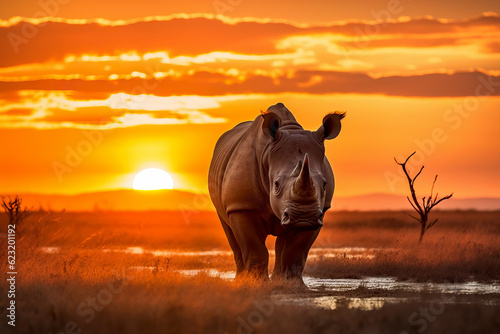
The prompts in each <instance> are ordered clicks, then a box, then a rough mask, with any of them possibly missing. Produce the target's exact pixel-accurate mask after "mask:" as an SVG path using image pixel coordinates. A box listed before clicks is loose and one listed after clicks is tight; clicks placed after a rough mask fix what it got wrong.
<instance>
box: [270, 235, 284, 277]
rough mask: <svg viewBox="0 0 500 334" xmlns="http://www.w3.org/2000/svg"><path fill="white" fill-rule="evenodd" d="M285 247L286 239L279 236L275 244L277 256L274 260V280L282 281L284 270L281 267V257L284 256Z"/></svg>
mask: <svg viewBox="0 0 500 334" xmlns="http://www.w3.org/2000/svg"><path fill="white" fill-rule="evenodd" d="M283 247H285V238H284V237H282V236H278V237H277V238H276V243H275V244H274V252H275V254H276V257H275V260H274V270H273V276H272V278H273V279H274V278H277V279H280V278H282V277H283V268H282V266H281V262H282V261H281V257H282V255H283Z"/></svg>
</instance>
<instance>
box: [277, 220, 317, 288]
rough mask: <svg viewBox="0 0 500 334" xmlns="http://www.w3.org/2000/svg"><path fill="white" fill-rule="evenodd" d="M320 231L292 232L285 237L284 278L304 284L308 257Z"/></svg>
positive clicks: (282, 268) (282, 262) (282, 260)
mask: <svg viewBox="0 0 500 334" xmlns="http://www.w3.org/2000/svg"><path fill="white" fill-rule="evenodd" d="M320 230H321V229H316V230H312V231H301V230H295V231H293V230H292V231H289V232H288V233H286V234H285V235H284V236H283V238H284V246H283V250H282V251H281V271H282V276H283V277H284V278H287V279H296V280H298V281H299V282H300V283H302V284H303V282H304V281H303V280H302V272H303V271H304V267H305V264H306V260H307V255H308V253H309V249H310V248H311V246H312V244H313V243H314V241H315V240H316V237H317V236H318V234H319V231H320Z"/></svg>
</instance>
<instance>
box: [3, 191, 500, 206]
mask: <svg viewBox="0 0 500 334" xmlns="http://www.w3.org/2000/svg"><path fill="white" fill-rule="evenodd" d="M7 196H8V195H7ZM19 196H21V197H22V198H23V203H24V204H25V205H26V206H29V207H34V208H35V209H38V208H42V209H44V210H53V211H61V210H66V211H123V210H131V211H144V210H174V211H178V210H183V211H189V210H195V211H196V210H202V211H205V210H214V208H213V205H212V202H211V201H210V198H209V196H208V195H205V194H195V193H191V192H187V191H179V190H153V191H137V190H128V189H123V190H113V191H103V192H94V193H84V194H78V195H46V194H19ZM332 207H333V210H335V211H340V210H349V211H352V210H358V211H377V210H409V209H411V207H410V204H409V203H408V202H407V200H406V197H405V196H401V195H393V194H369V195H360V196H349V197H338V196H335V197H334V199H333V203H332ZM436 208H438V209H441V210H500V198H454V197H453V198H451V199H449V200H447V201H444V202H442V203H440V204H439V205H438V206H437V207H436Z"/></svg>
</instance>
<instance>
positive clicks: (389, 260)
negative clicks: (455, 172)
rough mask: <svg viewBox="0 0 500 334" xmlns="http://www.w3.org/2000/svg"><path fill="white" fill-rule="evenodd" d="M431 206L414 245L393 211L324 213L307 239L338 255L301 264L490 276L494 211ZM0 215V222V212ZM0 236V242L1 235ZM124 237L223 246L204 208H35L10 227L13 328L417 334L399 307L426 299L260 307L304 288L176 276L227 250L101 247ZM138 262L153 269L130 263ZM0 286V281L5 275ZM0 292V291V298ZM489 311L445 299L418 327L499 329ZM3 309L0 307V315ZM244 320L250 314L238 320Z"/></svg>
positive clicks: (410, 308) (406, 275) (421, 276)
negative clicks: (370, 253)
mask: <svg viewBox="0 0 500 334" xmlns="http://www.w3.org/2000/svg"><path fill="white" fill-rule="evenodd" d="M437 215H439V217H440V221H439V222H438V224H437V225H436V227H435V228H433V229H432V230H430V231H429V233H428V234H427V235H426V239H425V240H424V243H423V244H422V245H421V246H419V245H418V225H417V224H415V223H413V222H412V221H411V220H409V219H408V218H407V217H406V216H405V215H403V214H400V213H387V212H386V213H361V212H359V213H356V212H354V213H346V212H340V213H334V214H330V215H329V216H328V217H327V221H326V223H325V228H324V229H323V231H322V232H321V234H320V238H319V239H318V240H317V242H316V244H315V247H319V248H331V247H335V248H339V247H341V248H343V247H345V248H347V250H346V253H345V254H346V256H345V257H344V256H343V255H341V256H339V257H334V258H319V259H316V260H314V261H309V263H308V266H307V268H306V272H307V273H308V274H310V275H315V276H321V277H330V278H338V277H361V276H395V277H399V278H401V279H417V280H433V281H441V280H464V279H470V278H471V277H474V278H475V279H481V280H486V281H491V280H498V279H499V278H500V272H499V270H500V256H499V246H498V241H499V235H500V213H498V212H496V213H482V212H437ZM0 219H1V220H0V223H1V226H2V229H4V227H5V226H4V225H5V223H6V220H5V216H0ZM0 240H1V241H0V243H1V245H0V247H1V248H2V250H3V249H4V248H6V247H5V238H3V239H0ZM271 241H272V240H270V241H269V244H270V246H272V242H271ZM39 246H58V247H61V251H60V252H58V253H55V254H47V253H45V252H42V251H40V250H39V248H38V247H39ZM129 246H141V247H144V248H149V249H182V250H212V249H219V250H229V247H228V246H227V241H226V240H225V237H224V234H223V232H222V230H221V228H220V226H219V222H218V221H217V220H216V218H215V217H214V214H213V213H209V212H201V213H196V214H193V215H191V216H190V220H189V221H185V220H183V216H182V214H181V213H168V212H149V213H61V214H57V213H54V214H50V215H47V214H46V213H38V214H34V215H32V216H31V217H30V218H28V220H26V222H25V224H24V226H21V227H20V230H19V234H18V247H17V250H18V261H17V263H18V277H17V282H18V285H17V291H18V294H17V297H16V302H17V312H18V313H17V314H18V318H17V327H16V331H15V332H16V333H54V334H55V333H60V332H64V331H65V326H66V325H67V324H68V323H71V322H75V323H76V325H77V326H78V327H79V328H81V329H82V332H81V333H276V332H283V333H332V332H338V333H386V332H388V331H393V332H396V333H399V332H400V331H408V332H411V333H413V332H415V333H416V332H417V330H418V329H420V327H419V326H418V325H414V326H413V327H412V326H411V325H410V324H409V321H408V318H409V316H410V315H411V314H413V313H414V312H417V311H418V310H419V308H420V307H428V306H429V302H428V301H425V298H424V300H422V299H420V301H416V302H415V301H407V302H402V303H399V304H396V305H392V304H385V305H384V306H383V307H382V308H381V309H378V310H375V311H363V310H360V309H351V308H349V307H348V305H347V303H346V304H345V305H342V304H341V305H337V306H338V307H337V309H335V310H324V309H313V308H310V307H308V306H300V305H285V304H283V305H280V304H278V303H275V304H272V305H273V306H272V308H273V310H272V312H271V311H269V309H267V310H268V311H269V312H268V311H259V308H258V306H256V305H260V306H262V305H268V306H269V305H270V304H269V300H270V298H272V297H273V296H275V295H276V294H277V293H279V294H290V295H291V296H299V295H303V293H304V292H299V291H296V290H294V289H293V288H292V287H289V286H287V285H286V284H283V283H282V282H281V283H280V282H278V283H268V284H264V285H262V284H260V283H256V282H252V281H246V282H231V281H225V280H222V279H219V278H214V277H209V276H208V275H204V274H200V275H197V276H195V277H186V276H184V275H181V274H179V273H178V272H176V270H177V269H193V268H218V269H219V270H223V271H225V270H232V269H234V263H233V260H232V257H231V256H230V255H227V256H172V257H170V258H169V259H167V258H165V257H156V256H153V255H151V254H127V253H120V252H104V251H103V249H112V248H125V247H129ZM349 247H366V248H377V249H378V250H377V251H376V252H375V257H374V258H372V259H370V258H361V259H355V258H350V257H349V256H348V255H350V253H351V252H353V251H352V250H349ZM271 265H272V264H271ZM137 266H148V267H152V270H151V269H147V270H137V269H133V267H137ZM0 287H1V289H2V291H5V290H4V288H6V281H5V280H3V281H2V282H1V283H0ZM111 289H113V290H114V291H115V292H110V291H111ZM117 290H120V291H119V292H117ZM103 291H104V292H103ZM106 291H107V292H106ZM353 293H355V292H353ZM360 293H361V292H360ZM374 293H376V292H371V291H364V292H362V293H361V295H362V297H363V298H364V297H371V296H372V295H370V294H374ZM337 295H338V293H337ZM109 296H111V299H110V300H109V303H108V304H105V305H104V304H98V306H102V310H101V309H100V308H99V309H100V311H94V315H95V317H93V319H92V320H91V321H89V322H88V323H87V321H86V320H89V319H90V315H89V313H88V312H89V310H90V309H91V308H90V306H88V303H89V301H90V302H92V300H93V299H95V300H97V302H98V300H99V298H101V301H103V300H102V298H104V297H109ZM89 298H90V299H89ZM432 298H434V297H432ZM468 298H469V297H468ZM474 298H475V297H474V296H471V297H470V300H472V299H474ZM6 301H7V298H6V295H5V294H2V295H1V296H0V303H1V305H5V303H6ZM104 301H106V299H104ZM82 304H83V308H82V309H80V311H79V307H82V306H81V305H82ZM82 311H83V313H82ZM85 311H86V312H87V313H85ZM499 311H500V308H499V307H498V306H488V305H480V304H478V303H476V304H455V305H446V307H445V309H444V311H443V313H442V314H440V315H439V316H438V317H437V319H436V320H435V321H432V322H429V323H428V328H427V329H426V333H445V332H448V333H466V332H490V333H491V332H498V331H499V329H500V320H499V318H498V316H497V315H498V312H499ZM5 314H6V309H5V308H4V307H2V311H1V312H0V316H1V317H2V318H3V319H5V318H6V317H5ZM82 314H83V315H82ZM258 314H260V316H258ZM252 317H254V318H252ZM252 319H253V320H252ZM259 319H262V320H259ZM252 321H254V322H255V321H256V323H257V324H258V325H255V326H246V325H242V323H245V324H248V323H249V322H252ZM76 325H75V326H76ZM11 330H12V328H10V327H9V328H7V326H6V321H2V322H1V323H0V331H1V332H2V333H7V332H9V331H11Z"/></svg>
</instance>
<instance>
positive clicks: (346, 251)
mask: <svg viewBox="0 0 500 334" xmlns="http://www.w3.org/2000/svg"><path fill="white" fill-rule="evenodd" d="M40 249H41V250H42V251H43V252H45V253H57V252H59V251H60V249H61V248H60V247H40ZM377 250H378V249H376V248H363V247H339V248H312V249H311V251H310V252H309V256H308V258H309V259H314V258H319V257H344V258H350V259H351V258H373V257H375V252H376V251H377ZM102 251H103V252H118V253H126V254H151V255H153V256H165V257H169V256H232V255H233V253H232V252H231V251H226V250H210V251H184V250H175V249H145V248H143V247H127V248H105V249H103V250H102ZM269 255H270V256H271V257H273V256H274V255H275V253H274V250H270V251H269Z"/></svg>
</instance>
